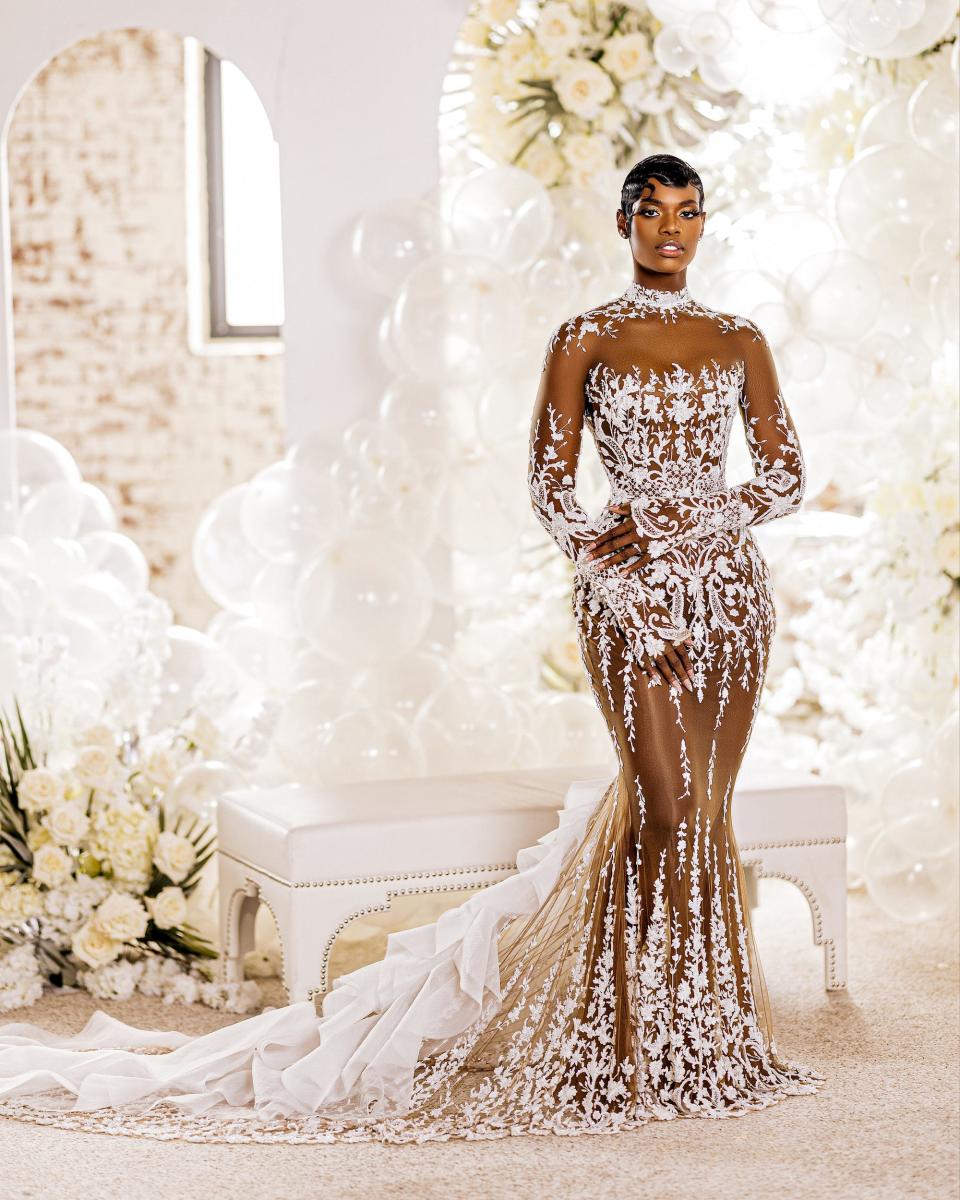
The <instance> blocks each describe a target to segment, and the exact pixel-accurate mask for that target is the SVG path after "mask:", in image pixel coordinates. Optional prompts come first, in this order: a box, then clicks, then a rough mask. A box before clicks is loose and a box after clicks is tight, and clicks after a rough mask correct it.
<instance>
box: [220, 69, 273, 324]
mask: <svg viewBox="0 0 960 1200" xmlns="http://www.w3.org/2000/svg"><path fill="white" fill-rule="evenodd" d="M222 115H223V101H222V91H221V77H220V59H219V57H218V56H217V55H216V54H214V53H213V52H212V51H211V50H209V49H208V48H207V47H206V46H204V47H203V132H204V143H205V149H206V153H205V159H206V200H207V255H206V257H207V337H208V338H209V339H210V341H211V342H220V343H221V344H222V343H229V342H230V341H231V339H233V338H237V339H248V340H249V339H256V340H258V341H260V342H266V343H270V342H280V343H282V341H283V326H282V325H231V324H230V322H229V321H228V320H227V315H226V257H225V254H224V244H223V217H224V195H223V142H222V131H223V121H222Z"/></svg>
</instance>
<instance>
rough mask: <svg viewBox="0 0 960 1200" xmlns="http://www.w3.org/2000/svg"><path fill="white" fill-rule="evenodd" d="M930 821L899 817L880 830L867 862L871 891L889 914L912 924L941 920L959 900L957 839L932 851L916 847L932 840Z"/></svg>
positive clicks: (866, 874)
mask: <svg viewBox="0 0 960 1200" xmlns="http://www.w3.org/2000/svg"><path fill="white" fill-rule="evenodd" d="M926 824H927V818H925V817H923V816H910V817H903V818H902V819H901V820H899V821H894V822H893V824H891V825H888V826H887V827H886V828H885V829H883V830H881V832H880V833H878V834H877V836H876V838H875V839H874V841H873V844H872V845H871V846H870V849H869V850H868V852H867V856H866V860H865V862H864V877H865V879H866V883H867V890H868V891H869V892H870V895H871V896H872V897H873V899H874V900H875V901H876V903H877V904H878V905H879V906H880V908H882V909H883V911H884V912H885V913H888V914H889V915H890V916H891V917H894V918H895V919H896V920H898V921H903V922H906V923H908V924H916V923H918V922H921V921H932V920H936V919H937V918H938V917H941V916H943V915H944V913H946V912H947V910H948V908H949V907H950V906H951V905H952V904H953V903H954V891H955V885H956V853H955V847H954V844H953V842H952V841H951V842H948V843H946V844H945V845H944V844H941V846H940V848H939V850H934V851H933V852H931V853H929V854H921V853H918V852H917V851H916V850H915V849H913V846H914V845H916V844H917V843H918V842H919V843H925V842H926V841H927V838H928V836H929V834H928V830H927V829H926Z"/></svg>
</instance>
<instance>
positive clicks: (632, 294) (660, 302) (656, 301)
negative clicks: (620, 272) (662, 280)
mask: <svg viewBox="0 0 960 1200" xmlns="http://www.w3.org/2000/svg"><path fill="white" fill-rule="evenodd" d="M623 295H624V299H625V300H628V301H630V303H632V304H640V305H643V306H645V307H647V308H658V309H660V308H680V307H681V305H684V304H689V303H690V301H691V299H692V297H691V295H690V291H689V289H688V288H687V286H686V284H684V286H683V287H681V288H675V289H674V290H672V291H667V290H666V289H664V288H648V287H644V286H643V284H642V283H637V282H636V281H634V282H633V283H631V284H630V286H629V287H628V288H627V290H626V291H625V292H624V293H623Z"/></svg>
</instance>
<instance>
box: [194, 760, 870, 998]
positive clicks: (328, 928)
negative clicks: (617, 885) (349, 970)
mask: <svg viewBox="0 0 960 1200" xmlns="http://www.w3.org/2000/svg"><path fill="white" fill-rule="evenodd" d="M613 776H614V772H613V771H612V770H610V769H606V770H605V769H604V768H597V767H593V768H590V767H587V768H583V769H580V770H578V769H577V768H574V767H563V768H560V767H558V768H538V769H531V770H514V771H492V772H483V773H480V774H475V775H438V776H432V777H430V778H417V779H399V780H384V781H376V782H367V783H349V784H338V785H336V786H331V787H326V788H310V787H303V786H300V785H295V784H290V785H285V786H281V787H275V788H261V789H258V788H250V789H241V790H236V791H232V792H227V793H226V794H225V795H224V796H222V797H221V798H220V801H219V803H218V806H217V825H218V865H219V891H220V894H219V900H220V933H221V947H222V959H221V963H222V967H221V969H222V972H223V976H224V978H226V979H239V978H241V977H242V973H243V957H244V954H245V953H246V952H247V951H248V950H251V949H253V935H254V922H255V918H256V913H257V908H258V906H259V905H260V904H261V903H262V904H265V905H266V906H267V907H268V908H269V909H270V911H271V913H272V914H273V918H274V921H275V922H276V926H277V932H278V935H279V939H280V946H281V956H282V965H281V970H282V975H283V983H284V986H285V988H286V992H287V998H288V1000H289V1001H295V1000H303V999H310V998H316V997H318V996H321V995H322V994H323V993H324V992H326V991H327V989H328V988H329V987H330V984H331V983H332V980H330V979H329V978H328V966H329V960H330V951H331V948H332V946H333V942H334V939H335V938H336V936H337V934H338V933H339V932H340V930H341V929H343V928H344V926H346V925H347V924H348V923H349V922H350V921H352V920H353V919H354V918H355V917H358V916H362V915H364V914H366V913H371V912H375V911H383V910H386V909H388V908H389V907H390V904H391V901H392V899H393V897H394V896H400V895H410V894H419V893H426V892H442V891H456V890H459V889H461V888H468V887H482V886H485V885H488V884H491V883H495V882H497V881H498V880H500V879H504V878H506V877H507V876H508V875H510V874H512V873H513V872H514V871H515V870H516V854H517V851H518V850H520V849H521V848H522V847H525V846H532V845H534V844H535V843H536V842H537V841H538V840H539V839H540V838H541V837H542V836H543V835H544V834H545V833H547V832H549V831H550V830H551V829H553V828H554V827H555V826H556V824H557V820H558V810H560V809H562V808H563V807H564V806H565V804H566V805H567V806H569V805H570V804H571V803H580V802H582V801H584V800H590V799H596V800H599V799H600V797H601V796H602V795H603V793H604V791H605V790H606V788H607V786H609V784H610V782H611V780H612V778H613ZM733 826H734V834H735V837H736V839H737V843H738V845H739V848H740V852H741V856H742V858H743V862H744V867H745V874H746V876H747V879H748V889H749V896H748V899H749V901H750V903H751V905H755V904H756V900H757V893H756V878H757V876H770V877H775V878H779V879H786V880H789V881H790V882H791V883H794V884H796V886H797V887H798V888H800V890H801V891H802V892H803V894H804V896H805V897H806V898H807V901H808V902H809V905H810V909H811V913H812V916H813V937H814V942H815V944H817V945H822V946H823V948H824V954H825V974H826V987H827V988H828V989H834V988H842V987H844V986H845V985H846V806H845V802H844V794H843V789H842V788H840V787H836V786H833V785H829V784H824V783H822V782H820V781H818V780H817V779H816V778H815V777H813V776H811V777H809V778H801V779H798V778H796V777H795V776H790V777H787V778H784V777H783V776H781V777H780V778H779V779H778V778H776V777H774V776H770V775H765V776H764V775H758V774H756V773H754V776H753V777H752V778H751V774H750V771H749V770H748V764H747V763H746V762H745V763H744V765H743V768H742V769H741V772H740V777H739V779H738V783H737V788H736V793H735V795H734V804H733Z"/></svg>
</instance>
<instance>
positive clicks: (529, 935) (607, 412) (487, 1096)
mask: <svg viewBox="0 0 960 1200" xmlns="http://www.w3.org/2000/svg"><path fill="white" fill-rule="evenodd" d="M704 218H705V212H704V209H703V188H702V185H701V183H700V179H699V177H698V176H697V174H696V173H695V172H694V171H693V170H692V168H691V167H689V166H688V165H687V164H686V163H684V162H682V161H681V160H680V159H677V158H674V157H673V156H671V155H655V156H652V157H650V158H647V159H644V160H643V161H642V162H640V163H638V164H637V166H636V167H634V169H633V170H632V171H631V172H630V174H629V175H628V176H627V178H626V181H625V183H624V187H623V195H622V206H621V209H620V210H619V211H618V212H617V226H618V229H619V231H620V234H621V236H622V237H624V238H625V239H628V240H629V242H630V249H631V253H632V257H633V274H634V281H633V283H632V284H630V286H629V287H628V288H627V290H626V291H625V292H624V293H623V295H621V296H618V297H616V298H615V299H614V300H612V301H610V302H609V303H606V304H603V305H601V306H599V307H597V308H593V309H590V310H589V311H588V312H585V313H582V314H580V315H578V316H576V317H573V318H571V319H569V320H567V321H565V322H564V323H563V324H562V325H561V326H560V327H559V328H558V329H557V330H556V331H555V332H554V334H553V335H552V337H551V339H550V342H549V345H548V347H547V353H546V358H545V361H544V365H543V372H542V376H541V381H540V389H539V394H538V398H537V403H536V410H535V412H534V415H533V422H532V428H531V442H530V470H529V484H530V494H531V498H532V501H533V505H534V509H535V511H536V514H537V516H538V517H539V519H540V520H541V522H542V523H543V524H544V525H545V527H546V528H547V529H548V530H549V531H550V533H551V535H552V536H553V538H554V539H555V540H556V542H557V544H558V546H559V547H560V548H561V550H563V552H564V553H565V554H567V555H568V556H569V557H570V558H571V559H572V560H573V562H574V563H575V564H576V579H575V586H574V609H575V614H576V620H577V627H578V630H579V636H580V647H581V651H582V656H583V662H584V665H585V667H586V669H587V672H588V674H589V678H590V681H591V684H592V688H593V692H594V695H595V698H596V701H597V703H598V705H599V706H600V709H601V711H602V713H603V715H604V718H605V720H606V722H607V724H608V726H609V729H610V733H611V736H612V738H613V740H614V743H615V745H616V750H617V754H618V759H619V771H618V773H617V777H616V779H615V780H614V781H613V783H611V785H610V787H609V788H608V789H607V791H606V793H605V795H604V796H603V798H602V799H601V800H600V802H599V803H598V804H596V805H595V806H591V805H589V804H587V805H581V806H580V807H577V808H573V809H570V810H567V811H565V812H564V814H563V815H562V818H561V821H560V824H559V825H558V827H557V828H556V829H555V830H554V831H552V832H551V833H550V834H548V835H546V836H545V837H544V838H542V839H541V840H540V842H539V843H538V844H537V846H534V847H530V848H527V849H525V850H522V851H521V852H520V854H519V855H518V858H517V865H518V871H517V873H516V874H515V875H512V876H510V877H509V878H508V879H505V880H503V881H502V882H500V883H498V884H495V885H494V886H492V887H490V888H486V889H483V890H482V891H480V892H477V893H475V894H474V895H473V896H471V897H470V899H469V900H467V901H466V902H465V903H464V904H462V905H460V906H459V907H457V908H455V909H453V910H451V911H449V912H447V913H445V914H444V915H443V916H442V917H441V918H440V920H439V921H437V922H436V923H435V924H432V925H427V926H422V927H420V928H419V929H414V930H410V931H407V932H405V933H397V934H392V935H391V936H390V938H389V941H388V950H387V955H386V958H385V959H384V960H383V961H382V962H378V963H373V964H370V965H369V966H366V967H363V968H361V969H360V970H359V971H354V972H352V973H351V974H349V975H346V976H342V977H341V978H340V979H338V980H337V981H336V982H335V984H334V987H333V989H332V990H331V992H330V993H329V994H328V995H327V996H326V997H325V999H324V1003H323V1013H322V1016H321V1017H319V1018H318V1017H317V1015H316V1013H315V1010H314V1006H313V1003H312V1002H310V1001H301V1002H297V1003H294V1004H290V1005H287V1006H285V1007H282V1008H277V1009H267V1010H265V1011H264V1012H261V1013H258V1014H257V1015H256V1016H253V1017H250V1018H248V1019H246V1020H243V1021H239V1022H237V1023H236V1024H234V1025H229V1026H226V1027H225V1028H223V1029H219V1030H216V1031H214V1032H213V1033H209V1034H206V1035H203V1036H201V1037H196V1038H190V1037H187V1036H185V1035H181V1034H176V1033H162V1032H155V1031H146V1030H139V1029H136V1028H134V1027H132V1026H129V1025H125V1024H123V1023H122V1022H119V1021H116V1020H115V1019H114V1018H112V1017H110V1016H108V1015H107V1014H106V1013H104V1012H102V1011H99V1012H97V1013H95V1014H94V1016H93V1017H91V1019H90V1021H89V1022H88V1024H87V1026H86V1027H85V1029H84V1030H83V1031H81V1033H79V1034H77V1035H76V1036H74V1037H70V1038H58V1037H55V1036H53V1035H50V1034H45V1033H44V1031H43V1030H42V1029H40V1028H39V1027H38V1026H35V1025H30V1024H16V1023H15V1024H8V1025H5V1026H3V1027H0V1111H2V1112H6V1113H8V1114H10V1115H15V1116H20V1117H25V1118H27V1119H30V1120H36V1121H42V1122H45V1123H50V1124H57V1125H62V1126H67V1127H72V1128H84V1129H100V1130H103V1131H105V1132H113V1133H139V1134H143V1135H145V1136H152V1137H160V1138H167V1137H181V1138H187V1139H191V1140H198V1141H206V1140H222V1141H227V1140H229V1141H297V1142H304V1141H318V1142H323V1141H335V1140H345V1141H347V1140H381V1141H386V1142H405V1141H432V1140H446V1139H449V1138H451V1137H466V1138H471V1139H477V1138H495V1137H503V1136H506V1135H508V1134H517V1133H551V1132H554V1133H563V1134H571V1133H579V1132H614V1131H616V1130H618V1129H629V1128H634V1127H636V1126H639V1125H643V1124H645V1123H646V1122H647V1121H650V1120H671V1119H674V1118H676V1117H682V1116H703V1117H728V1116H738V1115H741V1114H743V1113H745V1112H748V1111H750V1110H751V1109H756V1108H761V1107H764V1106H766V1105H769V1104H772V1103H774V1102H776V1101H777V1100H780V1099H782V1098H783V1097H785V1096H788V1095H795V1094H799V1093H806V1092H813V1091H816V1090H817V1088H818V1086H819V1084H820V1082H822V1076H820V1075H819V1074H817V1072H815V1071H813V1070H811V1069H809V1068H803V1067H799V1066H796V1065H793V1064H791V1063H789V1062H786V1061H784V1060H783V1059H781V1058H780V1057H779V1055H778V1052H777V1049H776V1045H775V1042H774V1038H773V1032H772V1028H771V1023H770V1012H769V1005H768V999H767V995H766V990H765V987H764V982H763V976H762V972H761V968H760V963H759V960H758V957H757V952H756V947H755V944H754V940H753V935H752V932H751V927H750V919H749V909H748V907H747V906H746V904H745V900H744V880H743V873H742V867H741V863H740V858H739V854H738V851H737V847H736V844H735V841H734V837H733V833H732V829H731V813H730V801H731V798H732V793H733V785H734V782H735V779H736V776H737V771H738V769H739V766H740V762H741V759H742V756H743V753H744V750H745V748H746V745H747V742H748V739H749V736H750V732H751V728H752V725H753V721H754V718H755V715H756V712H757V704H758V699H759V695H760V690H761V687H762V685H763V680H764V675H765V672H766V667H767V661H768V653H769V646H770V638H771V636H772V634H773V631H774V626H775V614H774V607H773V602H772V597H771V593H770V581H769V576H768V572H767V567H766V564H765V562H764V559H763V557H762V556H761V554H760V551H759V550H758V548H757V545H756V543H755V541H754V539H753V536H752V534H751V532H750V526H751V525H756V524H759V523H760V522H762V521H767V520H770V519H771V518H773V517H777V516H780V515H783V514H786V513H788V512H791V511H792V510H793V509H795V508H796V507H797V506H798V505H799V503H800V501H801V498H802V495H803V485H804V476H803V461H802V458H801V453H800V447H799V445H798V443H797V438H796V433H795V431H794V428H793V425H792V423H791V420H790V417H789V415H788V413H787V410H786V406H785V405H784V402H783V397H782V395H781V393H780V389H779V386H778V382H777V376H776V371H775V369H774V365H773V361H772V359H771V357H770V351H769V348H768V347H767V344H766V342H765V340H764V338H763V335H762V334H761V333H760V331H759V329H757V327H756V326H755V325H754V324H753V323H752V322H751V321H748V320H746V319H744V318H741V317H733V316H729V315H727V314H724V313H719V312H716V311H714V310H713V309H710V308H707V307H706V306H704V305H702V304H700V303H699V302H698V301H696V300H695V299H694V298H693V297H692V296H691V294H690V292H689V291H688V289H687V285H686V268H687V264H688V263H689V261H690V260H691V259H692V258H693V256H694V254H695V252H696V248H697V243H698V242H699V239H700V238H701V237H702V236H703V229H704ZM738 407H739V408H740V410H741V412H742V414H743V419H744V423H745V428H746V432H747V439H748V443H749V446H750V449H751V452H752V458H753V463H754V468H755V472H756V474H755V477H754V478H753V479H752V480H750V481H749V482H747V483H744V484H741V485H739V486H737V487H732V488H728V487H726V486H725V485H724V462H725V457H726V452H727V441H728V435H729V432H730V426H731V423H732V421H733V418H734V416H735V413H736V409H737V408H738ZM584 422H586V423H587V424H588V425H589V426H590V428H591V430H592V433H593V436H594V439H595V441H596V444H597V448H598V451H599V453H600V456H601V458H602V460H603V463H604V467H605V469H606V473H607V476H608V478H609V481H610V485H611V490H612V496H611V503H610V505H609V506H608V507H607V509H605V510H604V513H603V515H602V516H601V517H600V518H599V519H598V520H596V521H591V520H590V519H589V518H588V517H587V515H586V514H585V513H584V512H583V510H582V509H581V508H580V506H579V505H578V504H577V501H576V498H575V494H574V481H575V478H576V469H577V461H578V456H579V450H580V441H581V428H582V425H583V424H584Z"/></svg>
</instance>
